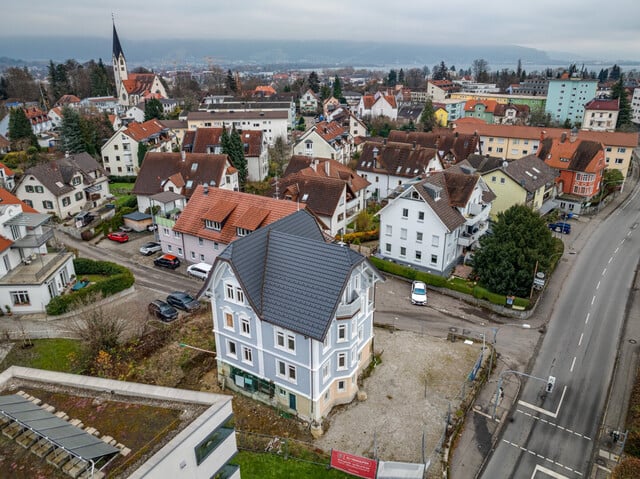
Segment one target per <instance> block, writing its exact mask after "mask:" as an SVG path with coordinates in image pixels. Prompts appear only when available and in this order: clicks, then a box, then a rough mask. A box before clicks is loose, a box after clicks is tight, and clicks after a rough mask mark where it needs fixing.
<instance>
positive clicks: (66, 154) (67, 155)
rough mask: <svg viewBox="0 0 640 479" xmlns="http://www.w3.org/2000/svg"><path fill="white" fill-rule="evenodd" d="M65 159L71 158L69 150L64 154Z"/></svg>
mask: <svg viewBox="0 0 640 479" xmlns="http://www.w3.org/2000/svg"><path fill="white" fill-rule="evenodd" d="M64 157H65V158H69V150H67V151H65V152H64Z"/></svg>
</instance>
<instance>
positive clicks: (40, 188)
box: [35, 185, 44, 193]
mask: <svg viewBox="0 0 640 479" xmlns="http://www.w3.org/2000/svg"><path fill="white" fill-rule="evenodd" d="M35 190H36V193H44V187H42V186H40V185H36V186H35Z"/></svg>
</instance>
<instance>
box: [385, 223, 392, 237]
mask: <svg viewBox="0 0 640 479" xmlns="http://www.w3.org/2000/svg"><path fill="white" fill-rule="evenodd" d="M392 233H393V228H392V227H391V225H386V226H385V234H386V235H387V236H391V234H392Z"/></svg>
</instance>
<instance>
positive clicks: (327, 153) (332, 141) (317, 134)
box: [293, 121, 353, 165]
mask: <svg viewBox="0 0 640 479" xmlns="http://www.w3.org/2000/svg"><path fill="white" fill-rule="evenodd" d="M352 146H353V137H352V136H351V134H350V133H349V131H348V130H346V129H345V128H344V127H343V126H342V125H340V124H339V123H337V122H335V121H321V122H319V123H316V124H315V125H313V126H312V127H311V128H309V129H308V130H307V131H305V132H304V133H303V134H302V135H301V136H300V138H299V139H298V141H297V142H296V144H295V145H293V154H294V155H304V156H314V157H319V158H331V159H332V160H337V161H339V162H340V163H342V164H343V165H346V164H347V163H349V160H350V159H351V148H352Z"/></svg>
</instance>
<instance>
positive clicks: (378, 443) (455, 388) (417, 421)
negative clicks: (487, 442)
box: [317, 328, 481, 475]
mask: <svg viewBox="0 0 640 479" xmlns="http://www.w3.org/2000/svg"><path fill="white" fill-rule="evenodd" d="M375 334H376V336H375V349H376V352H381V353H382V363H381V364H379V365H378V366H377V367H376V368H375V369H374V371H373V373H372V374H371V376H370V377H369V378H367V379H366V380H365V381H364V385H363V386H362V387H361V390H362V391H365V392H366V394H367V399H366V400H365V401H361V402H359V401H354V402H352V403H351V404H349V405H346V406H343V407H340V408H335V409H334V412H333V413H332V414H331V415H330V417H329V423H330V425H329V429H328V431H327V432H326V433H325V435H324V436H323V437H322V438H320V439H319V440H318V441H317V444H318V445H319V446H320V447H322V448H323V449H325V450H329V449H331V448H335V449H339V450H342V451H346V452H350V453H353V454H360V455H364V456H368V457H374V455H375V456H377V457H378V458H379V459H382V460H388V461H403V462H422V459H423V451H422V440H423V434H424V436H425V451H424V455H425V457H427V458H429V457H431V458H432V461H433V462H434V464H432V466H431V468H430V475H431V474H437V470H438V464H437V462H438V461H437V460H436V456H435V455H434V454H433V451H434V450H435V448H436V447H437V445H438V443H439V441H440V438H441V436H442V433H443V431H444V428H445V417H446V415H447V412H448V411H449V410H450V411H451V413H452V414H454V413H455V411H456V409H457V406H458V405H459V403H460V394H461V392H462V388H463V383H464V382H465V380H466V378H467V376H468V374H469V372H470V371H471V369H472V368H473V365H474V363H475V361H476V360H477V358H478V355H479V353H480V349H481V344H479V343H478V344H473V345H467V344H464V343H462V342H457V343H450V342H447V341H446V340H443V339H438V338H433V337H429V336H421V335H417V334H415V333H410V332H405V331H395V332H390V331H387V330H384V329H380V328H377V329H376V332H375Z"/></svg>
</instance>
